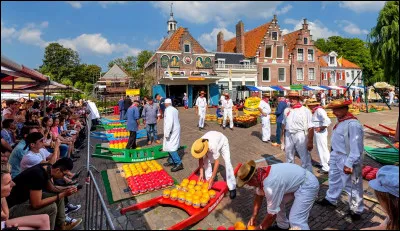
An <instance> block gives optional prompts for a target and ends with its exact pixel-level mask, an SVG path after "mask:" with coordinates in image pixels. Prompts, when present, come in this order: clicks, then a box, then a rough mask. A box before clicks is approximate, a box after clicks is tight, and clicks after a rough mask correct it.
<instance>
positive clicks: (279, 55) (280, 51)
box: [276, 46, 283, 59]
mask: <svg viewBox="0 0 400 231" xmlns="http://www.w3.org/2000/svg"><path fill="white" fill-rule="evenodd" d="M276 58H277V59H283V46H277V47H276Z"/></svg>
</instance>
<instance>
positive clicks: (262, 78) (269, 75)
mask: <svg viewBox="0 0 400 231" xmlns="http://www.w3.org/2000/svg"><path fill="white" fill-rule="evenodd" d="M264 69H268V77H269V80H264ZM261 81H262V82H271V68H270V67H263V68H262V73H261Z"/></svg>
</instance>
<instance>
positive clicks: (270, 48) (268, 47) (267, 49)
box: [265, 46, 272, 58]
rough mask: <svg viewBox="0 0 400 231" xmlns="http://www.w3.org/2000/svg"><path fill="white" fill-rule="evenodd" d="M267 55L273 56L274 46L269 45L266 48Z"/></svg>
mask: <svg viewBox="0 0 400 231" xmlns="http://www.w3.org/2000/svg"><path fill="white" fill-rule="evenodd" d="M265 57H266V58H272V47H271V46H267V47H266V48H265Z"/></svg>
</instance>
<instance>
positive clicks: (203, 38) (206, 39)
mask: <svg viewBox="0 0 400 231" xmlns="http://www.w3.org/2000/svg"><path fill="white" fill-rule="evenodd" d="M220 31H222V33H223V34H224V40H225V41H227V40H229V39H231V38H233V37H235V35H236V34H235V33H233V32H231V31H228V30H227V29H226V28H214V29H213V30H212V31H211V33H204V34H202V35H200V37H199V38H198V40H197V41H199V43H200V44H201V45H202V46H203V47H204V48H205V49H206V50H208V51H213V50H217V35H218V33H219V32H220Z"/></svg>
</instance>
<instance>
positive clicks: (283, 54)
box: [276, 46, 285, 59]
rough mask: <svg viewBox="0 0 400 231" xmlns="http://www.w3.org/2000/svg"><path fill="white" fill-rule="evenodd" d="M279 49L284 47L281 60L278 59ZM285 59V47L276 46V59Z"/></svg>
mask: <svg viewBox="0 0 400 231" xmlns="http://www.w3.org/2000/svg"><path fill="white" fill-rule="evenodd" d="M278 47H282V57H281V58H279V57H278ZM283 57H285V49H284V48H283V46H276V59H283Z"/></svg>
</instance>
